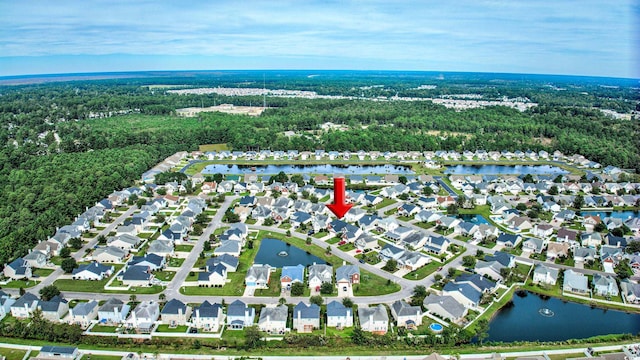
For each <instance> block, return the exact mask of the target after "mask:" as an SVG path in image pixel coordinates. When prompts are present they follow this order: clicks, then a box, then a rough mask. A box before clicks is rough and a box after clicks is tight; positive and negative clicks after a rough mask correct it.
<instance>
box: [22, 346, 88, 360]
mask: <svg viewBox="0 0 640 360" xmlns="http://www.w3.org/2000/svg"><path fill="white" fill-rule="evenodd" d="M81 357H82V354H80V352H78V348H77V347H71V346H43V347H42V348H40V353H39V354H38V356H37V357H34V358H33V359H70V360H73V359H79V358H81Z"/></svg>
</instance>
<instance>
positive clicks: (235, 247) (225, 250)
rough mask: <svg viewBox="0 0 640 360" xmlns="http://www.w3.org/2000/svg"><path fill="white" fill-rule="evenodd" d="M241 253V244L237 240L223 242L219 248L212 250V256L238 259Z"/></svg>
mask: <svg viewBox="0 0 640 360" xmlns="http://www.w3.org/2000/svg"><path fill="white" fill-rule="evenodd" d="M241 251H242V243H241V242H240V241H238V240H223V241H221V242H220V246H218V247H216V248H215V249H214V250H213V255H214V256H222V255H231V256H234V257H239V256H240V252H241Z"/></svg>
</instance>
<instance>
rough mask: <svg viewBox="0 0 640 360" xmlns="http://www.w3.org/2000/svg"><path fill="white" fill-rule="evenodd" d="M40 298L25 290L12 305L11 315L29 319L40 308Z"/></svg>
mask: <svg viewBox="0 0 640 360" xmlns="http://www.w3.org/2000/svg"><path fill="white" fill-rule="evenodd" d="M39 302H40V299H38V297H37V296H35V295H33V294H32V293H30V292H25V293H24V295H22V296H20V297H19V298H18V300H16V301H15V302H14V303H13V304H12V305H11V316H13V317H14V318H16V319H27V318H29V317H31V314H32V313H33V312H34V311H35V310H36V309H37V308H38V303H39Z"/></svg>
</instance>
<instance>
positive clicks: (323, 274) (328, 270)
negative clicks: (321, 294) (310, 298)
mask: <svg viewBox="0 0 640 360" xmlns="http://www.w3.org/2000/svg"><path fill="white" fill-rule="evenodd" d="M307 278H308V281H309V289H311V291H316V292H317V291H320V286H321V285H322V283H329V284H333V267H332V266H329V265H325V264H313V265H310V266H309V268H308V275H307Z"/></svg>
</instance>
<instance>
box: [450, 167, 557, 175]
mask: <svg viewBox="0 0 640 360" xmlns="http://www.w3.org/2000/svg"><path fill="white" fill-rule="evenodd" d="M444 173H445V174H449V175H499V174H504V175H521V174H531V175H560V174H568V173H569V172H568V171H566V170H564V169H562V168H559V167H557V166H552V165H455V166H447V169H446V170H445V171H444Z"/></svg>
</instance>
